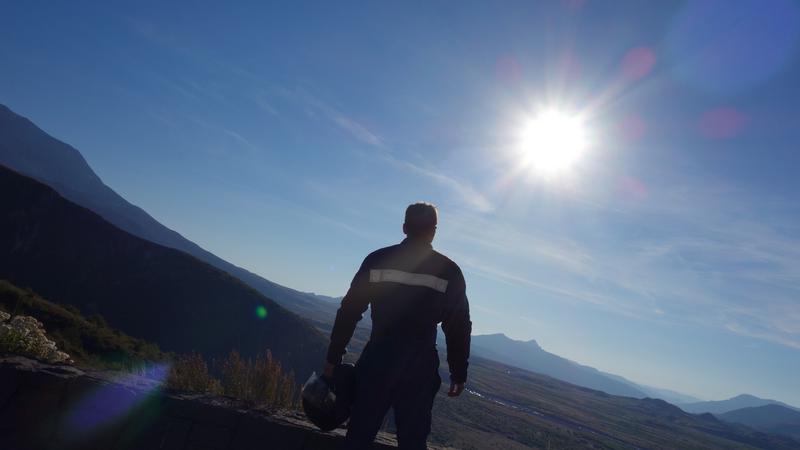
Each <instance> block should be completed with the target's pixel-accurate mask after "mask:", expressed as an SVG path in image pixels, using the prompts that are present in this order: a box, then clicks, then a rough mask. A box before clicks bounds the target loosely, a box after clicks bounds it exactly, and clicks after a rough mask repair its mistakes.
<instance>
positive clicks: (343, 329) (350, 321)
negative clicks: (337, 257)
mask: <svg viewBox="0 0 800 450" xmlns="http://www.w3.org/2000/svg"><path fill="white" fill-rule="evenodd" d="M368 259H369V257H367V259H365V260H364V262H363V263H361V267H360V268H359V269H358V272H356V275H355V277H353V282H352V283H350V289H349V290H348V291H347V294H346V295H345V296H344V298H343V299H342V304H341V306H340V307H339V310H338V311H337V312H336V321H335V322H334V323H333V330H331V343H330V346H329V347H328V355H327V360H328V362H329V363H331V364H339V363H340V362H341V361H342V355H344V354H345V352H346V350H345V347H346V346H347V343H348V342H350V338H352V337H353V332H354V331H355V329H356V324H357V323H358V321H359V320H361V318H362V317H363V314H364V311H366V310H367V307H368V306H369V301H370V298H369V266H368V265H367V260H368Z"/></svg>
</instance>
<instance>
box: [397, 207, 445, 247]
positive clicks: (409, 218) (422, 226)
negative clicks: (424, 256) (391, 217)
mask: <svg viewBox="0 0 800 450" xmlns="http://www.w3.org/2000/svg"><path fill="white" fill-rule="evenodd" d="M438 219H439V213H438V211H437V210H436V206H434V205H432V204H430V203H425V202H418V203H413V204H411V205H408V208H406V221H405V223H404V224H403V231H404V232H405V233H406V234H407V235H408V237H412V238H414V237H429V238H431V239H433V235H434V233H435V232H436V224H437V222H438Z"/></svg>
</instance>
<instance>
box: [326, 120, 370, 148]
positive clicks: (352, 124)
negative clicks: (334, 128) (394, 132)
mask: <svg viewBox="0 0 800 450" xmlns="http://www.w3.org/2000/svg"><path fill="white" fill-rule="evenodd" d="M331 119H332V120H333V121H334V123H336V124H337V125H339V127H341V128H342V129H343V130H345V131H346V132H348V133H350V135H351V136H353V137H354V138H356V139H358V140H359V141H361V142H363V143H365V144H367V145H372V146H374V147H383V140H382V139H381V138H380V137H378V136H377V135H376V134H375V133H373V132H372V131H370V130H369V129H368V128H367V127H366V126H364V125H363V124H361V123H358V122H356V121H355V120H353V119H351V118H349V117H346V116H344V115H342V114H338V113H337V114H335V115H333V116H332V117H331Z"/></svg>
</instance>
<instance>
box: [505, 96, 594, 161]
mask: <svg viewBox="0 0 800 450" xmlns="http://www.w3.org/2000/svg"><path fill="white" fill-rule="evenodd" d="M586 144H587V142H586V130H585V129H584V125H583V122H582V121H581V119H580V118H579V117H576V116H570V115H568V114H565V113H563V112H561V111H558V110H547V111H543V112H541V113H540V114H539V115H537V116H535V117H534V118H533V119H531V120H530V121H529V122H527V124H526V125H525V127H524V128H523V129H522V132H521V140H520V145H521V148H520V150H521V151H522V157H523V163H524V164H525V165H526V166H528V167H532V168H534V169H536V170H537V171H539V172H542V173H544V174H548V175H552V174H556V173H560V172H563V171H565V170H566V169H569V168H570V167H571V166H572V165H573V164H574V163H575V162H576V161H577V160H578V159H580V157H581V155H582V154H583V152H584V150H585V148H586Z"/></svg>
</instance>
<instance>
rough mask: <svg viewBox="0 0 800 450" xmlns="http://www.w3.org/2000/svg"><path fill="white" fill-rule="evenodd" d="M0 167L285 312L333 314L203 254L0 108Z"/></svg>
mask: <svg viewBox="0 0 800 450" xmlns="http://www.w3.org/2000/svg"><path fill="white" fill-rule="evenodd" d="M0 164H2V165H5V166H7V167H9V168H11V169H13V170H15V171H16V172H19V173H21V174H23V175H27V176H29V177H31V178H34V179H36V180H39V181H40V182H42V183H44V184H47V185H48V186H50V187H52V188H53V189H55V190H56V191H57V192H58V193H59V194H61V195H62V196H63V197H65V198H66V199H68V200H70V201H72V202H73V203H76V204H78V205H81V206H83V207H85V208H87V209H89V210H91V211H94V212H95V213H97V214H98V215H100V216H102V217H103V218H104V219H105V220H107V221H108V222H110V223H111V224H113V225H115V226H117V227H118V228H120V229H122V230H124V231H127V232H129V233H131V234H133V235H135V236H138V237H140V238H143V239H146V240H148V241H152V242H155V243H156V244H160V245H163V246H165V247H170V248H175V249H178V250H181V251H184V252H186V253H188V254H190V255H192V256H194V257H196V258H198V259H200V260H202V261H205V262H207V263H209V264H211V265H212V266H214V267H217V268H218V269H221V270H223V271H225V272H228V273H230V274H231V275H233V276H234V277H236V278H239V279H240V280H242V281H243V282H245V283H246V284H248V285H250V286H251V287H253V288H254V289H256V290H258V291H259V292H261V293H262V294H263V295H265V296H267V297H269V298H271V299H273V300H275V301H276V302H278V303H279V304H281V305H282V306H284V307H287V308H290V309H292V310H293V311H295V312H296V313H300V314H302V315H303V316H304V317H307V318H309V319H315V320H320V319H327V318H329V317H332V316H334V315H335V314H336V309H337V307H338V306H337V305H336V304H335V303H333V302H331V301H330V300H329V299H330V297H326V296H318V295H315V294H311V293H306V292H301V291H298V290H295V289H292V288H288V287H286V286H282V285H279V284H277V283H274V282H272V281H270V280H267V279H266V278H263V277H261V276H259V275H257V274H255V273H253V272H250V271H249V270H247V269H244V268H242V267H239V266H237V265H235V264H232V263H230V262H228V261H225V260H224V259H222V258H220V257H218V256H216V255H214V254H213V253H211V252H209V251H207V250H205V249H203V248H202V247H200V246H199V245H197V244H195V243H194V242H192V241H190V240H189V239H186V238H185V237H184V236H182V235H181V234H180V233H178V232H177V231H174V230H172V229H170V228H168V227H166V226H164V225H163V224H161V223H159V222H158V221H157V220H156V219H154V218H153V217H152V216H150V215H149V214H148V213H147V212H146V211H144V210H143V209H142V208H140V207H138V206H136V205H134V204H132V203H130V202H128V201H127V200H126V199H125V198H123V197H122V196H120V195H119V194H118V193H117V192H115V191H114V190H113V189H111V188H110V187H109V186H108V185H106V184H105V183H104V182H103V181H102V179H101V178H100V177H99V176H98V175H97V174H96V173H95V172H94V171H93V170H92V168H91V167H90V166H89V164H88V162H87V161H86V159H85V158H84V157H83V155H81V153H80V151H78V150H77V149H76V148H75V147H72V146H71V145H69V144H67V143H65V142H63V141H60V140H58V139H57V138H55V137H53V136H51V135H49V134H48V133H47V132H45V131H44V130H42V129H41V128H39V127H38V126H37V125H36V124H35V123H33V122H32V121H31V120H30V119H28V118H26V117H23V116H21V115H19V114H17V113H15V112H14V111H12V110H11V109H10V108H9V107H7V106H5V105H3V104H0Z"/></svg>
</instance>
